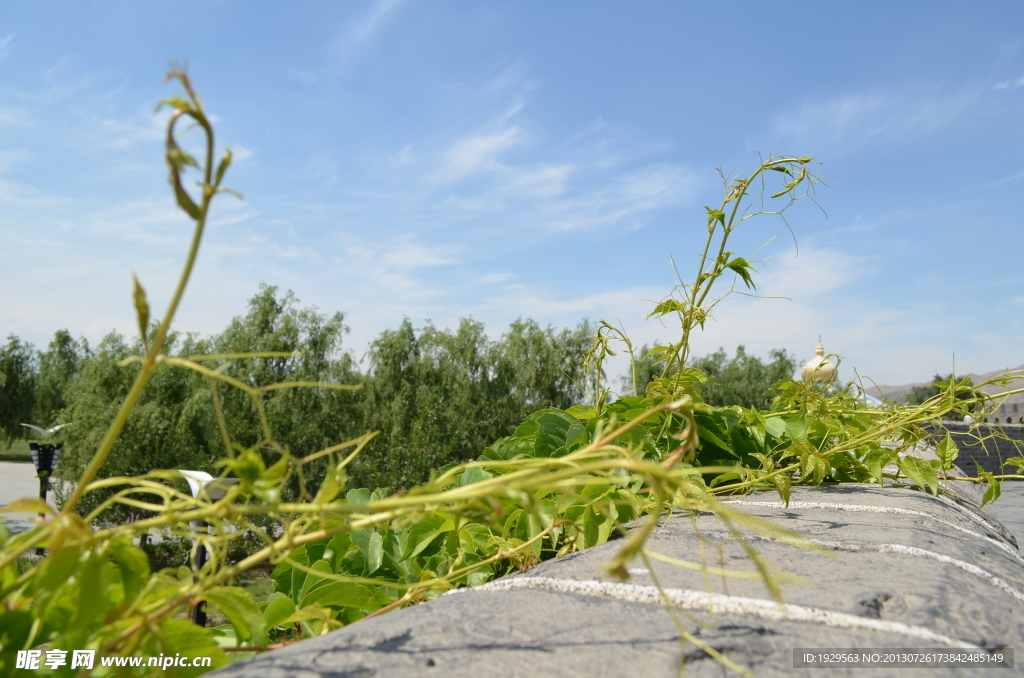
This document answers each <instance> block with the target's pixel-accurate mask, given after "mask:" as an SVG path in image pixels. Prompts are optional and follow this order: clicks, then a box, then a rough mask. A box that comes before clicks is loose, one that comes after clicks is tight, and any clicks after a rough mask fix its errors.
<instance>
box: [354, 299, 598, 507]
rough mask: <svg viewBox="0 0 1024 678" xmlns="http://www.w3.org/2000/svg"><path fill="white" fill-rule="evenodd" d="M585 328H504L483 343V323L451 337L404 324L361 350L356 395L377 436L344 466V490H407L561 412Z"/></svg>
mask: <svg viewBox="0 0 1024 678" xmlns="http://www.w3.org/2000/svg"><path fill="white" fill-rule="evenodd" d="M590 333H591V330H590V327H589V325H588V324H587V323H585V322H583V323H581V324H580V325H579V326H578V327H577V328H576V329H575V330H562V331H561V332H556V331H555V330H554V329H552V328H551V327H548V328H546V329H542V328H541V327H540V326H539V325H538V324H537V323H536V322H534V321H533V320H525V321H524V320H522V319H519V320H517V321H516V322H514V323H512V325H511V326H510V327H509V330H508V332H507V333H505V334H504V335H503V336H502V337H501V339H500V340H498V341H491V340H489V339H488V338H487V335H486V334H485V333H484V326H483V323H480V322H478V321H474V320H468V319H463V320H461V321H460V323H459V327H458V329H457V330H455V331H454V332H451V331H448V330H441V329H438V328H436V327H434V326H433V325H431V324H428V325H427V326H426V327H424V328H423V329H422V330H420V331H419V332H418V333H417V332H416V331H415V330H414V329H413V327H412V323H410V322H409V320H408V319H406V320H405V321H404V322H403V323H402V325H401V327H400V328H399V329H397V330H394V331H386V332H384V333H383V334H382V335H381V336H380V337H379V338H378V339H377V340H376V341H374V342H373V343H372V344H371V347H370V351H369V354H368V357H369V363H370V373H369V375H368V377H367V379H366V385H365V388H364V391H363V393H362V394H361V402H362V406H363V412H364V413H365V414H364V416H365V419H364V421H365V425H366V428H370V429H376V430H380V431H381V434H380V436H378V438H377V439H375V440H374V441H373V442H371V443H370V444H369V445H368V446H367V449H366V451H365V452H363V454H362V455H361V456H360V458H359V459H357V460H356V461H355V463H354V464H353V467H352V476H353V482H354V483H355V484H357V485H366V486H371V487H390V488H393V489H399V488H407V487H410V486H411V485H416V484H419V483H422V482H424V481H426V480H427V479H428V478H429V477H430V474H431V473H432V472H433V471H434V470H435V469H437V468H438V467H441V466H444V465H447V464H451V463H457V462H462V461H467V460H469V459H472V458H473V457H475V456H476V455H478V454H479V453H480V450H482V449H483V448H484V447H486V446H487V445H488V444H490V443H491V442H492V441H493V440H494V439H496V438H498V437H500V436H503V435H507V434H508V433H510V432H511V431H512V430H513V429H514V428H515V426H516V425H517V424H518V423H520V422H521V421H522V420H523V419H524V418H525V417H526V416H527V415H528V414H530V413H531V412H535V411H537V410H539V409H542V408H545V407H558V408H567V407H569V406H571V405H573V404H575V403H576V402H579V399H580V398H581V396H582V392H581V387H580V382H581V371H580V366H579V362H580V360H579V356H580V355H581V354H582V350H583V347H585V346H586V344H587V342H588V340H589V335H590Z"/></svg>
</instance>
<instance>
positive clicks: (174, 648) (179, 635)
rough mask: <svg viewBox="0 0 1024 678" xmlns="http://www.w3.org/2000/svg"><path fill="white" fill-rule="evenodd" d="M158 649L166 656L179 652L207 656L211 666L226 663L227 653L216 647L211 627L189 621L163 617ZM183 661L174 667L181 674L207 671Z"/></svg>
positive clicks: (189, 675)
mask: <svg viewBox="0 0 1024 678" xmlns="http://www.w3.org/2000/svg"><path fill="white" fill-rule="evenodd" d="M160 630H161V633H160V636H159V641H160V650H161V651H162V652H163V654H165V655H168V656H171V657H173V656H175V655H176V654H179V653H180V654H181V655H182V656H183V657H193V658H194V657H209V658H210V659H211V662H210V664H211V666H212V668H217V667H220V666H224V665H225V664H227V663H228V658H227V655H225V654H224V652H223V651H222V650H221V649H220V647H218V645H217V641H216V640H214V638H213V632H212V629H207V628H203V627H201V626H196V625H195V624H193V623H192V622H191V621H186V620H184V619H172V618H170V617H164V618H163V619H161V620H160ZM186 663H187V664H191V662H183V663H182V666H180V667H176V670H177V671H178V672H179V674H180V675H181V676H185V677H186V678H191V676H198V675H200V674H202V673H206V672H207V671H209V670H210V669H209V668H200V667H192V666H186V665H185V664H186Z"/></svg>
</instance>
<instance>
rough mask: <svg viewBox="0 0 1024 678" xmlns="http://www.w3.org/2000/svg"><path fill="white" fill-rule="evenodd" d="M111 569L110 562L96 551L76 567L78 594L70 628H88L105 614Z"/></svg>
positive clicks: (108, 600) (108, 603) (109, 600)
mask: <svg viewBox="0 0 1024 678" xmlns="http://www.w3.org/2000/svg"><path fill="white" fill-rule="evenodd" d="M111 569H112V566H111V564H110V562H109V561H108V560H107V559H106V558H104V557H103V556H100V555H97V554H96V553H93V554H92V555H90V557H89V558H88V560H86V561H85V564H84V565H82V567H80V568H78V572H77V573H75V580H76V583H77V585H78V586H77V589H78V591H77V593H78V596H77V599H76V601H75V614H74V617H72V619H71V624H70V626H71V627H72V628H76V627H77V628H89V627H91V626H92V625H93V624H95V623H96V622H97V621H99V620H101V619H102V618H103V617H104V616H105V614H106V611H107V607H108V606H109V605H110V604H111V602H112V601H111V598H110V591H109V590H108V589H109V588H110V570H111ZM114 602H119V601H114Z"/></svg>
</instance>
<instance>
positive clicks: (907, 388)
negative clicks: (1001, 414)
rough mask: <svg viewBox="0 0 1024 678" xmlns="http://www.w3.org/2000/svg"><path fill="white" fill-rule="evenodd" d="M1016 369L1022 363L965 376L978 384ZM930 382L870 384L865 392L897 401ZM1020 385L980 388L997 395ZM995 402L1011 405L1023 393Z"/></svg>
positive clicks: (1022, 367) (1022, 384) (1021, 400)
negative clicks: (897, 384)
mask: <svg viewBox="0 0 1024 678" xmlns="http://www.w3.org/2000/svg"><path fill="white" fill-rule="evenodd" d="M1018 370H1024V365H1018V366H1017V367H1012V368H1010V367H1007V368H1004V369H1001V370H995V371H992V372H986V373H985V374H974V373H971V374H969V375H967V376H969V377H970V378H971V383H974V384H978V383H981V382H983V381H988V380H989V379H991V378H992V377H996V376H998V375H1000V374H1003V373H1004V372H1014V371H1018ZM930 383H931V381H917V382H913V383H910V384H902V385H900V386H889V385H886V384H881V385H879V386H872V387H871V388H869V389H867V393H868V395H872V396H874V397H876V398H883V397H884V398H888V399H889V400H897V401H898V400H901V399H902V398H903V396H905V395H907V394H908V393H910V392H911V391H912V390H913V389H914V388H915V387H917V386H927V385H928V384H930ZM1022 387H1024V381H1017V382H1015V383H1014V384H1013V385H1011V386H1005V387H1000V386H986V387H985V388H983V389H982V390H983V391H984V392H985V393H988V394H989V395H993V396H994V395H998V394H999V393H1002V392H1004V391H1008V390H1012V389H1018V388H1022ZM997 402H999V403H1000V404H1004V405H1011V404H1014V403H1024V393H1017V394H1015V395H1011V396H1007V397H1006V399H1005V401H1002V400H1000V401H997Z"/></svg>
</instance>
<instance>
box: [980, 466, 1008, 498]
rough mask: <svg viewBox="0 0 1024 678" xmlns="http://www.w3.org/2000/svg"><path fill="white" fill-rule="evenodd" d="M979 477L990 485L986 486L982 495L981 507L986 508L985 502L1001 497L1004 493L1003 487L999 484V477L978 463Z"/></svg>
mask: <svg viewBox="0 0 1024 678" xmlns="http://www.w3.org/2000/svg"><path fill="white" fill-rule="evenodd" d="M978 477H979V478H981V480H982V481H983V482H985V484H986V485H988V487H986V488H985V494H984V495H983V496H982V497H981V508H984V507H985V504H990V503H992V502H994V501H995V500H996V499H999V497H1000V495H1002V493H1003V488H1002V487H1000V485H999V479H998V478H996V477H995V476H994V475H993V474H991V473H989V472H988V471H985V470H984V469H982V468H981V465H980V464H979V465H978Z"/></svg>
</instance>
